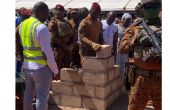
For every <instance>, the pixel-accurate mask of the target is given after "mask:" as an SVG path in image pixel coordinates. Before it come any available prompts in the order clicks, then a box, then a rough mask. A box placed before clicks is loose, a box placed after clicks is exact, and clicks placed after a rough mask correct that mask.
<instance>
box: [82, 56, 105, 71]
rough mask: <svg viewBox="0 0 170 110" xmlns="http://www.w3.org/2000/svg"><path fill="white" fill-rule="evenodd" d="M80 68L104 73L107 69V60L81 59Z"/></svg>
mask: <svg viewBox="0 0 170 110" xmlns="http://www.w3.org/2000/svg"><path fill="white" fill-rule="evenodd" d="M81 62H82V68H83V69H85V70H87V71H91V72H99V71H106V69H107V59H96V58H94V57H83V58H82V59H81Z"/></svg>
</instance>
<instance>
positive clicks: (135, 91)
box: [128, 76, 161, 110]
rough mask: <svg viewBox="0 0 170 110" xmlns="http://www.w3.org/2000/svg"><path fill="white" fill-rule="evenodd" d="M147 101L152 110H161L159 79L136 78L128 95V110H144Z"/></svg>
mask: <svg viewBox="0 0 170 110" xmlns="http://www.w3.org/2000/svg"><path fill="white" fill-rule="evenodd" d="M148 99H151V100H152V102H153V106H154V110H161V77H146V76H136V80H135V83H134V85H133V86H132V87H131V90H130V93H129V104H128V110H145V106H146V105H147V102H148Z"/></svg>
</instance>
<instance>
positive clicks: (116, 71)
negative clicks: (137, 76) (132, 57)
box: [114, 65, 120, 79]
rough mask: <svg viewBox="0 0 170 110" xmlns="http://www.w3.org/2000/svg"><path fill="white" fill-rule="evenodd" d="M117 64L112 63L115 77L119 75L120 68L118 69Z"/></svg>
mask: <svg viewBox="0 0 170 110" xmlns="http://www.w3.org/2000/svg"><path fill="white" fill-rule="evenodd" d="M119 69H120V68H119V65H114V74H115V79H116V78H118V77H119V76H120V70H119Z"/></svg>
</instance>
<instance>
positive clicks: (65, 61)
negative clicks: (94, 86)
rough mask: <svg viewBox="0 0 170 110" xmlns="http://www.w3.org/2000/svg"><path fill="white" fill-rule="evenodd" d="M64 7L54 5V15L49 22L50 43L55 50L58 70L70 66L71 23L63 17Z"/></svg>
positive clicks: (71, 46)
mask: <svg viewBox="0 0 170 110" xmlns="http://www.w3.org/2000/svg"><path fill="white" fill-rule="evenodd" d="M64 12H65V9H64V7H63V6H62V5H56V7H55V9H54V17H53V18H52V19H51V21H50V22H49V25H48V27H49V31H50V32H51V45H52V47H53V50H54V52H55V56H56V62H57V64H58V68H59V70H61V68H64V67H70V63H71V60H72V49H73V41H74V37H73V30H72V27H71V25H70V24H69V23H68V22H67V21H66V20H65V19H64Z"/></svg>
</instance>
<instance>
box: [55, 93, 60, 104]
mask: <svg viewBox="0 0 170 110" xmlns="http://www.w3.org/2000/svg"><path fill="white" fill-rule="evenodd" d="M53 100H54V102H55V104H57V105H61V95H60V94H55V95H53Z"/></svg>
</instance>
